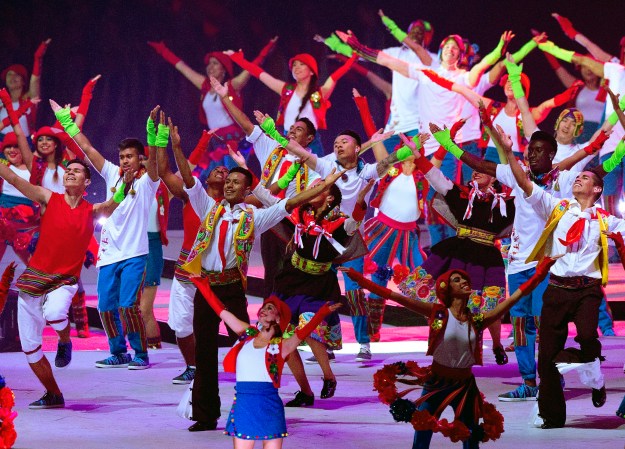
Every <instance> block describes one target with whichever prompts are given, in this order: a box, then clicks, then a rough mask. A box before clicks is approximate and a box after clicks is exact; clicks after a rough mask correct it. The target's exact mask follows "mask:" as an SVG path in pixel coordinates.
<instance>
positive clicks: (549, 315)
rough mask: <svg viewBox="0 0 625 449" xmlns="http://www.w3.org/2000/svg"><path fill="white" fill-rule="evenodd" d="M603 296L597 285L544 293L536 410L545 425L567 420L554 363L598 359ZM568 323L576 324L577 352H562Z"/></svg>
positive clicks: (583, 361)
mask: <svg viewBox="0 0 625 449" xmlns="http://www.w3.org/2000/svg"><path fill="white" fill-rule="evenodd" d="M602 297H603V291H602V290H601V286H600V285H594V286H591V287H586V288H580V289H565V288H560V287H555V286H553V285H549V286H548V287H547V290H545V295H544V296H543V309H542V312H541V318H540V343H539V344H538V374H539V376H540V390H539V395H538V409H539V414H540V416H541V417H542V418H543V419H544V420H545V422H547V423H548V424H552V425H555V426H564V423H565V421H566V403H565V401H564V392H563V391H562V385H561V384H560V373H559V372H558V369H557V368H556V365H555V363H557V362H566V363H572V362H580V363H586V362H592V361H593V360H595V359H596V358H597V357H600V356H601V343H600V342H599V340H598V337H599V335H598V334H597V323H598V319H599V304H600V303H601V298H602ZM570 322H573V323H575V328H576V330H577V336H576V337H575V341H576V342H578V343H579V346H580V347H579V350H576V349H567V350H565V349H564V345H565V344H566V338H567V336H568V323H570Z"/></svg>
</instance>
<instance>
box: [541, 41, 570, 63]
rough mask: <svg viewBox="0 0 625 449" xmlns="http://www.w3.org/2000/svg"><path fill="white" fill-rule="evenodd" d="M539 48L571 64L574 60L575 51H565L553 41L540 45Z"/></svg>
mask: <svg viewBox="0 0 625 449" xmlns="http://www.w3.org/2000/svg"><path fill="white" fill-rule="evenodd" d="M538 48H540V49H541V50H542V51H546V52H547V53H549V54H552V55H553V56H555V57H556V58H558V59H562V60H563V61H566V62H571V61H572V59H573V55H574V54H575V52H574V51H573V50H565V49H563V48H560V47H558V46H557V45H556V44H554V43H553V42H551V41H547V42H545V43H542V44H538Z"/></svg>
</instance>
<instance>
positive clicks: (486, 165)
mask: <svg viewBox="0 0 625 449" xmlns="http://www.w3.org/2000/svg"><path fill="white" fill-rule="evenodd" d="M430 132H431V133H432V135H433V136H434V138H435V139H436V141H437V142H438V143H439V144H441V145H442V146H443V148H445V150H447V152H449V153H451V154H452V155H453V156H454V157H455V158H456V159H458V160H461V161H462V162H464V163H465V164H467V165H468V166H469V167H471V168H472V169H473V170H476V171H478V172H480V173H484V174H486V175H489V176H496V175H497V164H495V163H494V162H491V161H485V160H484V159H480V158H478V157H476V156H473V155H472V154H471V153H467V152H465V151H463V150H462V149H460V147H459V146H458V145H456V143H455V142H454V141H453V140H452V138H451V134H450V130H449V129H448V128H445V129H440V128H439V127H438V125H436V124H434V123H430Z"/></svg>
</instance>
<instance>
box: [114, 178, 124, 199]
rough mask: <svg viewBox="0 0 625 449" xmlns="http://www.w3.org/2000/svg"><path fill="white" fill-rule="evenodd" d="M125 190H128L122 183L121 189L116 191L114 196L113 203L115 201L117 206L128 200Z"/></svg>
mask: <svg viewBox="0 0 625 449" xmlns="http://www.w3.org/2000/svg"><path fill="white" fill-rule="evenodd" d="M124 190H126V184H125V183H124V182H122V183H121V184H120V186H119V188H118V189H117V190H115V193H114V194H113V201H115V202H116V203H117V204H119V203H121V202H122V201H124V198H126V193H125V192H124Z"/></svg>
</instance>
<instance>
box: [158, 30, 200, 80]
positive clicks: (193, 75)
mask: <svg viewBox="0 0 625 449" xmlns="http://www.w3.org/2000/svg"><path fill="white" fill-rule="evenodd" d="M148 45H149V46H150V47H152V48H153V49H154V51H155V52H156V53H158V54H159V55H160V56H161V57H162V58H163V59H164V60H165V61H167V62H168V63H170V64H171V65H173V66H174V67H175V68H176V70H178V71H179V72H180V73H182V75H183V76H184V77H185V78H186V79H188V80H189V81H191V83H192V84H193V85H194V86H195V87H197V88H198V89H201V88H202V84H203V83H204V80H205V79H206V77H205V76H204V75H202V74H201V73H198V72H196V71H195V70H193V69H192V68H191V67H189V66H188V65H187V64H186V63H185V62H184V61H183V60H182V59H180V58H179V57H178V56H176V55H175V54H174V52H172V51H171V50H170V49H169V48H167V46H166V45H165V43H164V42H163V41H161V42H152V41H148Z"/></svg>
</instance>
